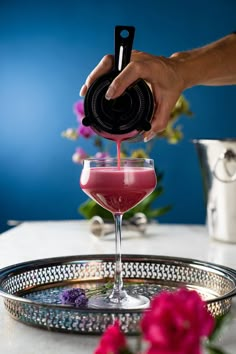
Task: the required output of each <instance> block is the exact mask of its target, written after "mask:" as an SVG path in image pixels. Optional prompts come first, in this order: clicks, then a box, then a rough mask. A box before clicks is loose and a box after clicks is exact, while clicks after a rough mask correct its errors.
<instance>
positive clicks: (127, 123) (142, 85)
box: [83, 26, 154, 140]
mask: <svg viewBox="0 0 236 354" xmlns="http://www.w3.org/2000/svg"><path fill="white" fill-rule="evenodd" d="M134 33H135V28H134V27H132V26H116V27H115V60H114V63H115V64H114V68H113V70H112V71H111V72H109V73H108V74H105V75H103V76H101V77H99V78H98V79H97V80H95V82H93V84H92V85H91V86H90V87H89V89H88V91H87V94H86V96H85V100H84V111H85V118H84V119H83V124H84V125H85V126H90V127H91V128H92V129H93V130H94V131H95V132H96V133H97V134H98V135H101V136H103V137H105V138H107V139H111V140H127V139H134V138H137V137H138V136H140V135H142V133H143V132H144V131H148V130H150V128H151V123H150V122H151V119H152V115H153V107H154V102H153V96H152V92H151V90H150V88H149V87H148V85H147V84H146V82H145V81H144V80H142V79H140V80H137V81H136V82H134V83H133V84H132V85H131V86H130V87H128V88H127V89H126V90H125V92H124V93H123V94H122V95H121V96H120V97H118V98H116V99H111V100H107V99H106V98H105V94H106V92H107V89H108V87H109V86H110V84H111V82H112V81H113V79H114V78H115V77H116V76H117V75H119V73H120V72H121V71H122V70H123V69H124V67H125V66H126V65H127V64H128V63H129V61H130V56H131V51H132V45H133V39H134Z"/></svg>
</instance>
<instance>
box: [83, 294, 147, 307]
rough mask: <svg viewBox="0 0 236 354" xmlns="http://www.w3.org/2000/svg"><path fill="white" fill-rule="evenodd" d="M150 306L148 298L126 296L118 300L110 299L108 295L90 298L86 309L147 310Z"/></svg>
mask: <svg viewBox="0 0 236 354" xmlns="http://www.w3.org/2000/svg"><path fill="white" fill-rule="evenodd" d="M149 304H150V300H149V298H147V297H146V296H143V295H135V296H134V295H128V294H126V296H125V297H123V298H122V299H121V300H120V299H119V298H111V297H110V296H108V295H98V296H92V297H91V298H90V299H89V302H88V307H90V308H103V309H123V310H135V309H145V308H148V307H149Z"/></svg>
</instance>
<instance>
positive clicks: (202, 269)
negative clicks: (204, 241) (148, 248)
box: [0, 255, 236, 334]
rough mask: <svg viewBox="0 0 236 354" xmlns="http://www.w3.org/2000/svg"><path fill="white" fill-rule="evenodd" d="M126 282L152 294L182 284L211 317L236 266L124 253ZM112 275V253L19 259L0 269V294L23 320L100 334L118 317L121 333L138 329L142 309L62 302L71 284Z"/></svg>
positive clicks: (233, 288)
mask: <svg viewBox="0 0 236 354" xmlns="http://www.w3.org/2000/svg"><path fill="white" fill-rule="evenodd" d="M122 259H123V276H124V282H125V286H126V287H128V288H130V290H131V291H132V292H134V293H135V292H138V293H142V294H144V295H146V296H149V297H152V296H153V295H155V294H157V293H158V292H160V291H163V289H165V290H166V289H167V290H170V291H173V290H174V289H176V288H179V287H182V286H186V287H187V288H189V289H195V290H197V291H198V292H199V294H200V295H201V296H202V297H203V299H205V300H206V301H207V306H208V309H209V311H210V312H211V313H212V315H213V316H218V315H222V314H225V313H227V312H228V311H229V309H230V307H231V302H232V297H233V296H234V295H235V294H236V271H235V270H233V269H231V268H227V267H223V266H220V265H216V264H212V263H208V262H202V261H197V260H193V259H184V258H173V257H165V256H145V255H123V258H122ZM113 277H114V255H87V256H69V257H60V258H50V259H41V260H36V261H31V262H25V263H20V264H16V265H12V266H9V267H7V268H4V269H2V270H0V295H2V296H3V298H4V304H5V307H6V309H7V311H8V312H9V314H10V315H11V316H12V317H13V318H15V319H16V320H19V321H21V322H23V323H25V324H28V325H32V326H36V327H40V328H44V329H48V330H55V331H63V332H70V333H80V334H81V333H84V334H85V333H86V334H100V333H102V332H103V331H104V330H105V328H106V327H107V326H108V325H109V324H110V323H112V322H113V321H114V318H118V319H119V321H120V323H121V324H122V329H123V331H124V332H125V333H129V334H135V333H137V332H138V323H139V320H140V317H141V315H142V310H113V309H112V310H107V309H91V308H83V309H80V308H75V307H72V306H68V305H62V304H61V303H60V300H59V294H60V293H61V291H62V290H64V289H65V288H69V287H75V286H77V287H78V286H79V287H84V288H91V287H92V288H93V287H96V286H97V285H98V284H101V283H104V282H107V281H108V280H112V279H113Z"/></svg>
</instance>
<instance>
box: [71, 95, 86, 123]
mask: <svg viewBox="0 0 236 354" xmlns="http://www.w3.org/2000/svg"><path fill="white" fill-rule="evenodd" d="M73 112H74V113H75V115H76V116H77V118H78V121H79V122H81V120H82V118H84V102H83V101H82V100H80V101H77V102H75V104H74V106H73Z"/></svg>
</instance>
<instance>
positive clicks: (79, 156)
mask: <svg viewBox="0 0 236 354" xmlns="http://www.w3.org/2000/svg"><path fill="white" fill-rule="evenodd" d="M87 157H88V155H87V154H86V152H85V151H84V149H82V148H80V147H79V148H77V149H76V151H75V153H74V154H73V155H72V161H73V162H74V163H83V161H84V159H86V158H87Z"/></svg>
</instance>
